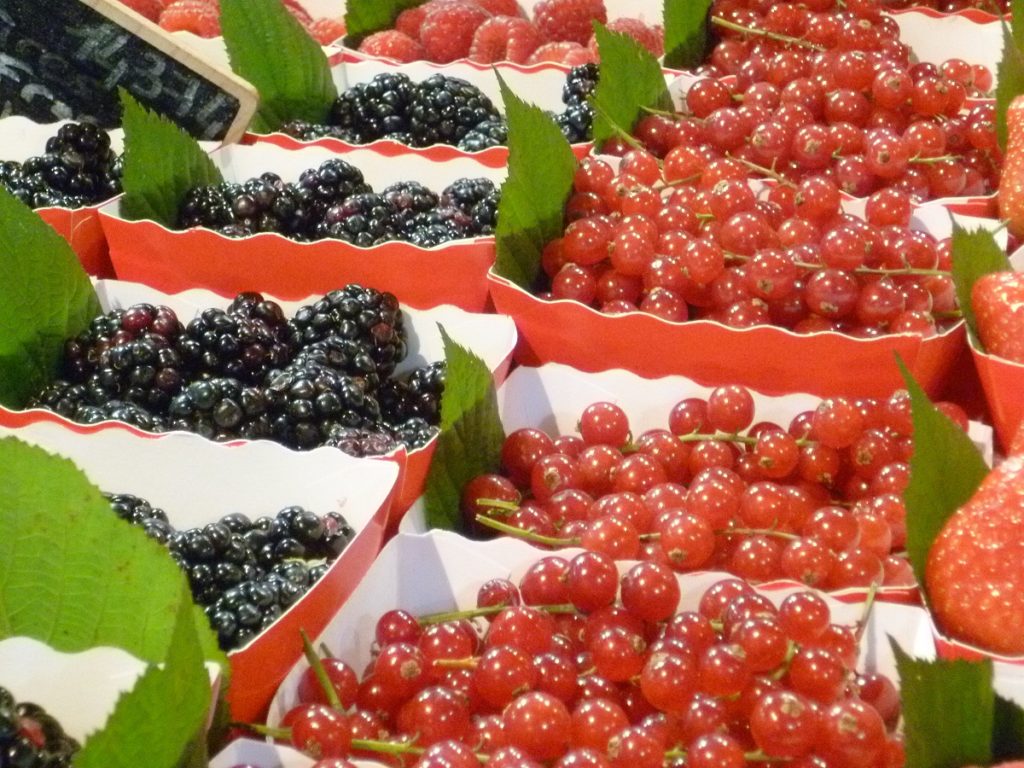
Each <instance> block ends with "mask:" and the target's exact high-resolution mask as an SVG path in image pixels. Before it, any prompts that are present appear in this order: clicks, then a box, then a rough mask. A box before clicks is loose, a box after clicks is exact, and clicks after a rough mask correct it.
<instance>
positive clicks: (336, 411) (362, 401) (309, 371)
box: [263, 361, 380, 449]
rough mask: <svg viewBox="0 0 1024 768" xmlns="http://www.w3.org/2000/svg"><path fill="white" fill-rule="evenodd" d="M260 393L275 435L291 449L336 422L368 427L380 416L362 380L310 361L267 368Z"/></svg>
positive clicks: (321, 435)
mask: <svg viewBox="0 0 1024 768" xmlns="http://www.w3.org/2000/svg"><path fill="white" fill-rule="evenodd" d="M263 394H264V395H265V397H266V399H267V404H268V409H267V412H268V416H269V418H270V429H271V433H272V435H273V437H274V439H275V440H277V441H278V442H281V443H283V444H285V445H287V446H289V447H292V448H299V449H309V448H315V447H317V446H319V445H322V444H323V443H324V442H325V441H326V440H327V438H328V437H329V436H330V434H331V431H332V430H333V429H334V428H336V427H369V426H372V425H373V424H375V423H377V421H378V420H379V419H380V406H379V405H378V404H377V401H376V399H374V397H373V396H372V395H371V394H369V393H368V392H367V390H366V388H365V384H364V382H361V381H358V380H356V379H353V378H352V377H350V376H347V375H345V374H343V373H340V372H339V371H336V370H334V369H332V368H327V367H325V366H322V365H318V364H316V363H314V362H311V361H305V362H301V363H296V364H293V365H291V366H289V367H288V368H285V369H284V370H280V371H271V372H270V373H269V374H268V375H267V378H266V380H265V382H264V386H263Z"/></svg>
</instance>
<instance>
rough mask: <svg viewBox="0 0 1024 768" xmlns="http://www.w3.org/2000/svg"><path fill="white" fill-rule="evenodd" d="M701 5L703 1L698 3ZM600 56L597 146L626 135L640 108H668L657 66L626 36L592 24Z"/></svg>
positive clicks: (595, 103) (596, 95) (640, 113)
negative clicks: (614, 137)
mask: <svg viewBox="0 0 1024 768" xmlns="http://www.w3.org/2000/svg"><path fill="white" fill-rule="evenodd" d="M701 3H703V0H701ZM594 34H595V35H596V36H597V47H598V50H599V51H600V53H601V63H600V64H599V68H600V76H599V77H598V81H597V88H595V89H594V93H593V94H592V95H591V97H590V103H591V104H592V105H593V106H594V113H595V114H594V143H595V144H596V145H597V146H598V147H601V146H602V145H603V144H604V142H605V141H606V140H608V139H610V138H612V137H613V136H620V135H622V134H623V133H625V134H629V133H630V132H631V131H632V130H633V126H635V125H636V123H637V121H638V120H639V119H640V118H641V117H643V116H644V109H645V108H649V109H672V97H671V96H669V93H668V86H666V85H665V75H664V74H663V73H662V71H661V65H660V64H659V63H658V60H657V59H656V58H654V57H653V56H652V55H651V53H650V51H648V50H647V49H646V48H644V47H643V46H642V45H640V43H638V42H637V41H636V40H635V39H633V38H632V37H630V36H629V35H626V34H622V33H620V32H610V31H608V30H607V29H605V27H604V26H602V25H601V24H597V23H595V24H594Z"/></svg>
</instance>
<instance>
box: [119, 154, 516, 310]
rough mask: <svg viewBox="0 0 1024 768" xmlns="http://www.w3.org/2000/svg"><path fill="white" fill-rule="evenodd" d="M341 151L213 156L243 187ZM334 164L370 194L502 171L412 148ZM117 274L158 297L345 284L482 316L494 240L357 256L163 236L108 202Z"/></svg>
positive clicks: (294, 173) (393, 246) (289, 295)
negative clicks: (353, 171)
mask: <svg viewBox="0 0 1024 768" xmlns="http://www.w3.org/2000/svg"><path fill="white" fill-rule="evenodd" d="M337 156H338V153H335V152H332V151H330V150H328V149H325V148H324V147H308V148H305V149H301V150H292V151H290V150H287V149H284V148H282V147H278V146H274V145H272V144H257V145H252V146H238V145H232V146H227V147H224V148H222V149H220V150H218V151H216V152H213V153H212V154H211V157H212V159H213V160H214V162H215V163H216V165H217V166H218V167H219V168H220V169H221V171H222V172H223V174H224V177H225V179H227V180H233V181H245V180H246V179H249V178H252V177H254V176H258V175H259V174H261V173H264V172H266V171H274V172H276V173H278V174H280V176H281V177H282V178H283V179H284V180H285V181H295V180H297V179H298V177H299V174H300V173H301V172H302V171H304V170H306V169H307V168H316V167H317V166H319V165H320V163H322V162H323V161H324V160H327V159H329V158H332V157H337ZM341 156H342V157H343V158H344V159H345V160H347V161H348V162H351V163H352V164H353V165H355V166H356V167H357V168H359V169H361V170H362V171H363V174H364V175H365V178H366V182H367V183H368V184H370V185H371V186H373V188H374V189H375V190H378V191H379V190H382V189H383V188H384V187H386V186H387V185H389V184H392V183H394V182H396V181H402V180H415V181H419V182H422V183H423V184H425V185H426V186H428V187H430V188H431V189H433V190H435V191H436V192H440V191H441V190H442V189H444V188H445V187H446V186H448V185H449V184H450V183H452V182H454V181H455V180H456V179H459V178H462V177H467V176H468V177H486V178H489V179H491V180H492V181H493V182H494V183H495V184H496V185H498V184H500V183H501V182H502V181H503V180H504V177H505V170H504V169H495V168H490V167H488V166H486V165H483V164H482V163H480V162H478V161H476V160H474V159H472V158H470V157H468V156H463V157H460V158H455V159H452V160H447V161H433V160H430V159H429V158H426V157H423V156H421V155H419V154H418V153H417V151H416V150H413V149H409V148H407V149H406V150H405V151H404V152H402V153H399V154H396V155H394V156H391V157H388V156H385V155H383V154H381V153H378V152H374V151H373V150H371V149H353V150H351V151H348V152H344V153H341ZM100 221H101V223H102V226H103V231H104V232H105V234H106V237H107V240H108V242H109V243H110V258H111V261H112V262H113V265H114V269H115V270H116V272H117V276H118V277H119V278H121V279H123V280H135V281H139V282H144V283H147V284H148V285H152V286H153V287H155V288H159V289H160V290H163V291H169V292H170V291H183V290H187V289H189V288H195V287H200V288H208V289H210V290H214V291H220V292H222V293H237V292H239V291H245V290H261V291H266V292H268V293H273V294H274V295H276V296H280V297H282V298H286V299H297V298H302V297H304V296H308V295H310V294H313V293H322V292H324V291H325V290H330V289H331V288H333V287H335V286H337V285H339V284H345V283H350V282H357V283H363V284H366V285H373V286H375V287H377V288H379V289H381V290H386V291H391V292H392V293H394V294H395V295H396V296H398V298H399V300H401V301H402V303H403V304H408V305H411V306H414V307H419V308H424V307H434V306H437V305H439V304H454V305H455V306H457V307H461V308H463V309H467V310H470V311H479V310H482V309H483V308H484V306H485V305H486V301H487V283H486V273H487V269H488V268H489V267H490V266H491V264H492V263H493V261H494V237H493V236H489V237H477V238H472V239H464V240H456V241H453V242H450V243H446V244H443V245H439V246H437V247H435V248H420V247H418V246H415V245H412V244H411V243H405V242H398V241H392V242H388V243H383V244H381V245H377V246H373V247H371V248H360V247H357V246H355V245H351V244H349V243H346V242H343V241H340V240H320V241H316V242H311V243H300V242H296V241H294V240H289V239H288V238H286V237H284V236H283V235H279V234H276V233H269V232H268V233H261V234H257V235H252V236H249V237H243V238H230V237H225V236H224V235H221V234H218V233H217V232H215V231H213V230H207V229H201V228H196V229H191V230H187V231H174V230H170V229H168V228H166V227H164V226H162V225H160V224H157V223H156V222H154V221H150V220H142V221H129V220H127V219H125V218H123V217H122V215H121V202H120V200H115V201H113V202H111V203H109V204H107V205H105V206H103V207H102V208H100Z"/></svg>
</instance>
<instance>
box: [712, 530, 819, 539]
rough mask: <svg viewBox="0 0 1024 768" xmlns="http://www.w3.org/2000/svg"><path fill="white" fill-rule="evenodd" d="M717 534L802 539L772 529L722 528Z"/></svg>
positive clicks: (792, 534)
mask: <svg viewBox="0 0 1024 768" xmlns="http://www.w3.org/2000/svg"><path fill="white" fill-rule="evenodd" d="M715 533H716V534H717V535H719V536H734V535H735V536H774V537H775V538H777V539H786V540H788V541H796V540H797V539H799V538H800V537H799V536H797V535H796V534H795V533H786V532H785V531H776V530H773V529H771V528H722V529H721V530H718V531H715Z"/></svg>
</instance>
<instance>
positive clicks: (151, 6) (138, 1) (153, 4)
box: [121, 0, 164, 21]
mask: <svg viewBox="0 0 1024 768" xmlns="http://www.w3.org/2000/svg"><path fill="white" fill-rule="evenodd" d="M121 5H124V6H127V7H128V8H131V9H132V10H133V11H135V12H136V13H138V14H139V15H141V16H145V17H146V18H147V19H149V20H150V21H158V20H159V19H160V12H161V11H162V10H163V9H164V6H163V4H162V3H161V2H160V0H121Z"/></svg>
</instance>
